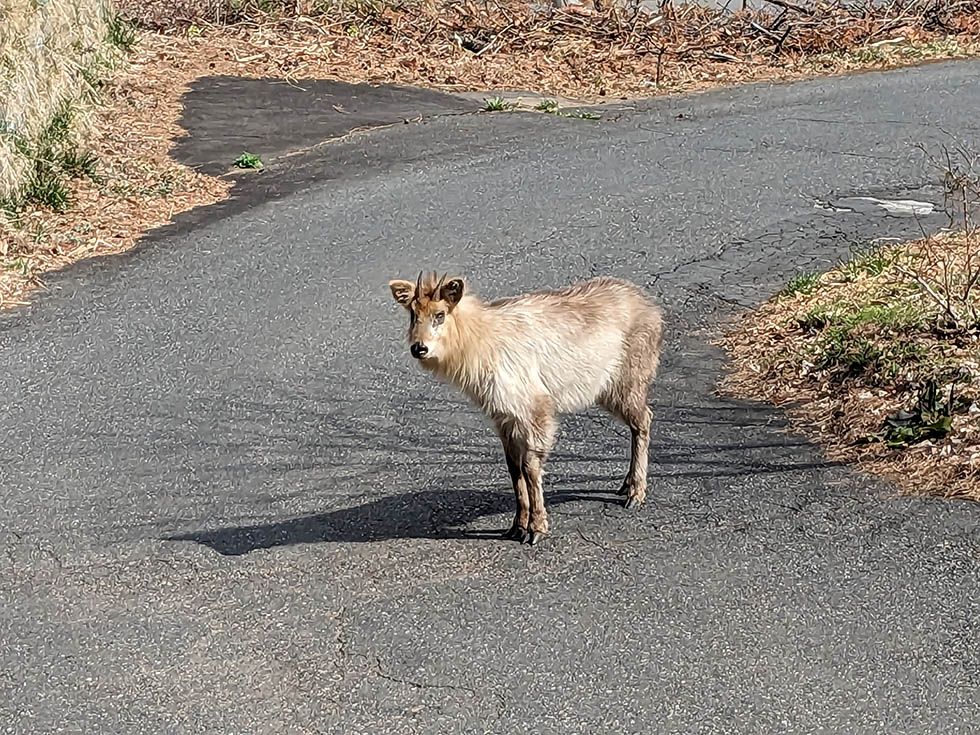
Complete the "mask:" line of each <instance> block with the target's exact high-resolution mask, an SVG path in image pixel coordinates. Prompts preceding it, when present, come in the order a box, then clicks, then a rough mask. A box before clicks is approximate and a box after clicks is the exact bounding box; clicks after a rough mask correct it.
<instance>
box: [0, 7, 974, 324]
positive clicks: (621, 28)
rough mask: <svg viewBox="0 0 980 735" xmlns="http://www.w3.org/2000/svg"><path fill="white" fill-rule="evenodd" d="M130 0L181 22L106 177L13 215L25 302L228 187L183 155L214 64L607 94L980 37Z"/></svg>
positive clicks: (936, 16) (805, 69)
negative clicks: (312, 12) (231, 15)
mask: <svg viewBox="0 0 980 735" xmlns="http://www.w3.org/2000/svg"><path fill="white" fill-rule="evenodd" d="M129 5H131V6H132V7H133V8H136V9H137V10H139V11H140V12H141V13H142V18H141V19H142V21H143V22H146V23H148V24H156V25H157V27H160V28H163V29H165V30H163V31H160V30H157V31H146V32H144V33H143V34H142V37H141V41H140V44H139V46H138V48H137V50H136V52H135V53H134V54H133V55H132V56H131V58H130V63H129V65H128V67H127V68H126V69H124V70H122V71H120V72H119V73H118V74H117V75H116V77H115V78H114V80H113V82H112V83H111V84H110V85H109V87H108V89H107V90H106V91H105V93H104V95H105V96H104V107H103V109H101V110H100V111H99V112H98V115H97V118H96V119H95V121H94V123H95V124H94V125H93V129H94V131H95V134H94V137H93V138H92V139H91V143H90V147H91V150H92V152H93V153H94V154H95V155H96V156H97V157H98V159H99V160H100V162H101V166H100V175H101V176H102V177H103V178H104V182H103V183H97V182H94V181H91V180H79V181H76V182H74V183H73V184H72V192H71V193H72V195H73V197H74V201H75V205H74V206H73V208H72V209H71V210H70V211H68V212H66V213H61V214H59V213H56V212H52V211H50V210H48V209H45V208H43V207H33V208H28V209H26V210H24V211H23V212H21V215H20V223H19V225H18V226H16V227H12V226H10V224H9V223H7V224H6V225H3V224H0V307H2V306H7V305H13V304H18V303H23V301H24V300H25V298H26V296H27V294H28V292H29V291H30V290H31V289H33V288H36V287H37V286H39V285H40V284H41V276H42V275H43V273H44V272H46V271H49V270H52V269H54V268H60V267H62V266H64V265H66V264H67V263H70V262H72V261H74V260H77V259H79V258H82V257H88V256H91V255H98V254H104V253H111V252H118V251H120V250H124V249H126V248H128V247H131V246H132V245H133V244H134V243H135V242H137V241H138V239H139V238H140V237H141V236H142V234H143V233H145V232H146V231H147V230H149V229H151V228H153V227H156V226H159V225H162V224H164V223H166V222H167V221H168V220H169V219H170V218H171V217H172V216H173V215H174V214H177V213H180V212H182V211H185V210H187V209H189V208H191V207H195V206H199V205H203V204H209V203H213V202H216V201H219V200H220V199H222V198H224V197H225V196H227V193H228V190H229V188H230V182H229V181H228V180H227V179H224V178H210V177H205V176H202V175H199V174H196V173H194V172H193V171H191V170H189V169H187V168H186V167H183V166H181V165H179V164H176V163H175V162H174V161H173V160H172V159H171V158H170V149H171V147H172V145H173V141H174V140H175V139H176V138H177V137H179V136H180V135H181V134H182V133H183V131H182V130H181V129H180V127H179V117H180V98H181V95H182V94H183V93H185V92H186V91H187V90H188V88H189V84H190V83H191V82H192V81H194V80H195V79H197V78H198V77H201V76H207V75H213V74H230V75H239V76H257V77H277V78H286V79H302V78H321V79H322V78H328V79H339V80H344V81H352V82H354V81H356V82H363V81H367V82H372V83H402V84H419V85H424V86H429V87H435V88H440V89H446V90H492V89H527V90H533V91H536V92H538V93H542V94H546V95H549V96H557V97H568V98H573V99H581V100H601V99H603V98H606V99H608V98H614V97H631V96H653V95H660V94H667V93H671V92H678V91H689V90H698V89H705V88H709V87H716V86H720V85H727V84H734V83H739V82H745V81H756V80H763V79H768V80H776V79H799V78H803V77H807V76H813V75H815V74H823V73H833V72H837V71H847V70H852V69H857V68H861V69H872V68H873V69H880V68H887V67H891V66H898V65H902V64H907V63H914V62H918V61H920V60H923V59H933V58H956V57H963V56H969V55H973V54H976V53H977V51H978V49H980V46H978V40H980V15H978V13H977V10H978V9H980V0H964V1H962V2H954V1H953V0H906V1H905V2H901V3H900V2H895V3H893V4H891V5H888V6H886V7H884V8H880V9H878V10H877V11H876V12H875V13H868V12H866V11H864V10H861V9H850V10H847V9H843V8H841V7H840V6H833V5H819V6H814V9H812V10H809V11H806V12H797V11H795V10H787V9H785V8H782V7H777V8H776V10H775V11H774V12H752V13H736V14H734V15H730V14H728V15H726V14H722V13H719V12H717V11H712V10H706V9H704V8H697V7H676V8H675V7H673V6H670V5H667V6H664V9H663V12H662V13H661V14H660V15H658V16H646V15H637V14H631V13H627V12H626V11H624V10H622V9H618V8H616V7H612V8H610V9H608V10H605V11H603V12H592V13H587V14H583V13H580V12H578V13H573V12H564V11H562V12H555V13H551V14H535V13H533V12H531V11H530V10H529V9H528V6H527V5H526V4H524V3H518V2H512V1H511V0H508V1H507V2H503V3H482V2H481V3H473V2H452V3H444V2H441V0H440V2H438V3H436V2H428V1H426V2H416V3H412V4H410V5H409V4H403V5H401V6H399V7H395V6H394V5H392V4H391V3H381V2H376V3H371V2H366V1H365V2H358V3H353V2H351V3H348V4H346V5H343V6H339V5H330V6H329V7H328V8H327V12H326V13H325V14H321V15H317V16H315V17H310V16H307V15H302V14H300V15H291V16H283V15H272V14H265V13H260V12H252V13H250V14H249V15H248V16H247V17H245V18H244V19H242V18H238V20H237V22H235V23H234V24H232V25H227V24H224V23H222V24H219V23H214V22H209V21H215V20H225V21H227V20H228V16H227V15H221V13H222V12H224V10H223V9H225V8H227V3H225V2H223V1H222V0H209V2H207V3H196V2H191V1H190V0H173V2H170V1H169V0H168V1H167V2H163V1H162V0H161V1H159V2H143V0H140V2H135V0H134V2H133V3H129ZM321 7H322V6H321ZM883 42H885V43H883Z"/></svg>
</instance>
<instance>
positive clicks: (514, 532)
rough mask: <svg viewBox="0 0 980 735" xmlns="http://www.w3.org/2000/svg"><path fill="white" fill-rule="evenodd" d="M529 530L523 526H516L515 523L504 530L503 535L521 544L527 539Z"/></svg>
mask: <svg viewBox="0 0 980 735" xmlns="http://www.w3.org/2000/svg"><path fill="white" fill-rule="evenodd" d="M529 535H530V534H529V532H528V530H527V529H526V528H524V527H523V526H518V525H517V524H516V523H515V524H514V525H513V526H511V527H510V528H508V529H507V530H506V531H504V534H503V537H504V538H505V539H508V540H510V541H520V542H521V543H522V544H523V543H524V542H525V541H527V539H528V536H529Z"/></svg>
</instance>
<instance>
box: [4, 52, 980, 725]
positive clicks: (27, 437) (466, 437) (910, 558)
mask: <svg viewBox="0 0 980 735" xmlns="http://www.w3.org/2000/svg"><path fill="white" fill-rule="evenodd" d="M321 91H323V90H321ZM217 94H219V92H218V91H216V88H214V89H211V90H209V89H208V86H207V84H203V85H201V87H200V88H199V89H198V90H196V91H195V92H193V93H192V94H191V97H190V98H189V99H188V119H187V121H186V127H187V129H188V130H190V131H191V133H192V136H191V140H190V141H185V144H184V145H183V148H182V151H184V154H185V155H187V156H188V157H189V158H191V159H192V158H193V157H194V155H196V154H195V150H196V151H198V154H199V155H200V156H201V157H202V164H203V163H206V162H207V161H211V162H212V164H213V163H214V162H215V161H221V160H229V161H230V160H232V159H233V158H234V155H237V153H238V152H240V150H241V149H240V147H239V148H238V149H237V150H235V149H234V146H239V143H240V139H236V140H235V141H233V147H232V148H229V150H228V154H229V155H230V158H227V159H224V158H223V156H224V154H223V153H221V146H220V145H219V143H220V140H221V139H220V138H219V137H217V136H218V133H220V132H221V131H222V130H223V131H224V133H225V135H226V137H227V136H233V135H240V136H245V137H246V138H247V136H249V135H254V136H255V140H259V141H261V140H266V141H267V143H266V144H267V145H269V146H274V143H275V140H273V138H275V136H271V137H270V135H268V134H266V133H263V132H262V131H261V130H253V129H250V128H248V126H249V125H250V124H251V125H252V126H253V128H254V127H255V126H257V125H259V123H260V122H261V120H263V119H264V120H266V122H265V123H262V126H264V127H263V128H262V129H263V130H268V125H269V124H271V123H269V122H268V120H269V119H270V118H269V116H268V115H266V116H265V117H264V118H263V117H262V115H260V114H259V113H258V112H255V113H254V115H252V116H250V115H247V114H241V115H238V116H236V115H235V114H233V113H234V111H232V113H229V114H230V122H228V121H226V122H225V123H224V125H225V127H224V128H222V127H221V125H216V124H209V122H208V118H207V117H206V116H204V111H205V110H207V109H208V105H209V104H210V105H211V107H212V108H213V107H214V99H215V98H214V95H217ZM343 94H344V92H343V90H342V89H341V88H335V89H333V90H332V91H331V90H326V91H325V92H324V93H323V100H322V101H320V102H317V103H316V104H312V103H311V105H310V106H308V107H304V106H303V105H293V106H292V107H291V109H292V112H291V113H289V114H292V115H293V116H295V117H297V118H302V119H297V120H295V121H294V124H287V123H288V122H289V120H288V118H285V117H283V118H276V119H280V121H282V120H285V121H286V122H281V124H282V125H283V126H284V127H285V128H288V129H289V130H292V131H294V132H295V131H307V132H303V133H302V134H300V133H296V136H298V137H296V138H295V139H294V138H290V141H291V142H290V145H299V146H300V147H302V146H306V145H307V144H308V143H310V141H306V140H300V138H303V136H304V135H308V136H313V137H314V138H315V137H316V136H317V135H319V134H320V133H319V132H317V130H318V129H317V127H316V125H313V124H310V120H311V119H313V118H316V117H318V116H322V115H325V114H327V110H328V108H327V107H324V105H327V104H330V100H331V99H332V97H331V95H336V99H340V98H341V97H343ZM358 94H361V95H362V98H361V100H362V102H364V105H365V106H366V107H370V105H368V104H367V102H366V101H365V98H364V97H363V95H368V96H369V95H370V93H369V92H366V91H364V90H361V91H359V92H358ZM394 97H395V98H397V99H398V100H399V101H398V102H397V105H401V106H404V107H405V108H406V112H404V114H403V112H402V111H400V110H398V109H394V108H392V107H391V106H388V107H384V106H382V108H383V109H380V108H378V107H371V110H372V112H371V116H369V117H370V120H369V122H370V124H380V123H384V122H386V121H390V122H399V124H397V125H394V126H390V127H380V128H378V129H375V130H373V131H368V132H364V133H360V134H357V135H354V136H350V137H348V138H345V139H342V140H338V141H335V142H333V143H330V144H328V145H323V146H319V147H316V146H313V147H311V148H309V149H308V150H306V152H304V153H302V154H300V155H295V156H286V155H284V154H285V153H286V151H284V150H272V149H270V150H268V151H267V150H264V149H263V150H255V151H253V152H257V153H260V154H265V155H266V156H267V158H268V163H269V164H270V165H269V166H268V168H267V169H266V170H265V171H263V172H261V173H258V174H255V173H251V174H246V175H243V176H242V179H243V181H242V184H241V186H240V187H239V189H238V190H237V196H236V198H235V199H234V200H232V201H230V202H228V203H226V204H224V205H220V206H216V207H213V208H210V209H205V210H200V211H197V212H193V213H191V214H189V215H187V216H184V217H182V218H181V219H180V220H179V221H178V222H177V224H175V225H174V226H172V227H169V228H166V229H164V230H162V231H160V232H159V233H155V234H154V235H153V236H151V237H150V238H149V239H148V241H147V242H146V243H145V244H144V245H142V246H141V247H139V248H138V249H136V250H135V251H132V252H131V253H129V254H125V255H122V256H118V257H113V258H105V259H100V260H95V261H90V262H86V263H82V264H80V265H78V266H76V267H73V268H71V269H69V270H68V271H66V272H65V273H63V274H60V275H58V276H56V277H54V278H53V279H52V280H51V281H50V283H49V289H48V290H47V291H46V292H44V293H42V294H40V295H39V297H38V298H37V300H36V301H35V303H34V304H33V305H31V306H29V307H25V308H22V309H19V310H17V311H14V312H10V313H7V314H4V315H3V317H2V318H0V375H2V376H3V387H4V389H5V396H4V401H3V404H2V408H0V417H2V429H3V435H2V441H0V486H2V492H3V495H2V502H0V543H2V545H0V550H2V558H3V564H2V565H0V732H10V733H49V732H66V733H120V734H121V733H125V734H127V735H130V734H134V733H236V734H238V733H306V732H325V733H327V732H328V733H481V732H493V733H514V732H534V733H563V734H567V733H776V732H778V733H816V732H826V733H847V734H848V735H856V734H858V733H876V734H879V733H881V734H884V733H887V734H888V735H895V734H898V733H929V734H930V735H937V734H939V733H966V732H977V731H980V694H978V674H977V672H978V671H980V644H978V641H980V594H978V566H980V508H978V507H977V506H975V505H970V504H967V503H957V502H943V501H938V500H919V499H909V498H904V497H898V496H897V495H896V493H895V491H894V490H893V489H892V488H890V487H888V486H886V485H884V484H882V483H880V482H878V481H875V480H873V479H871V478H869V477H865V476H862V475H859V474H856V473H855V472H853V471H852V470H850V469H848V468H846V467H842V466H838V465H835V464H833V463H831V462H829V461H827V459H825V457H824V456H823V455H822V454H821V453H820V452H819V451H818V450H817V449H815V448H814V447H813V446H811V445H809V444H807V443H806V442H805V441H804V440H803V439H801V438H800V437H798V436H796V435H794V434H793V433H791V432H789V431H788V430H787V429H786V427H785V424H784V419H783V416H782V414H781V413H780V412H778V411H775V410H772V409H770V408H768V407H766V406H763V405H757V404H752V403H742V402H735V401H731V400H726V399H722V398H719V397H716V396H715V395H714V392H713V390H714V387H715V385H716V383H717V381H718V378H719V376H720V375H721V371H722V368H723V363H722V359H721V355H720V354H719V352H718V350H717V349H715V348H713V347H711V346H710V340H711V337H712V334H714V333H716V332H717V329H718V328H719V325H721V324H722V323H723V322H724V320H725V319H730V318H732V317H736V316H737V314H738V313H739V309H741V308H742V307H744V306H750V305H752V304H755V303H757V302H759V301H760V300H762V299H764V298H766V297H767V296H768V295H770V294H772V293H773V292H774V291H776V290H778V288H779V287H780V286H781V285H782V284H783V283H784V282H785V281H786V280H787V279H788V278H790V277H791V276H792V275H793V274H795V273H796V272H798V271H800V270H805V269H814V268H823V267H827V266H830V265H831V264H833V263H834V262H835V260H836V259H837V258H839V257H841V256H843V255H846V254H847V253H848V251H849V248H850V247H852V246H853V245H854V244H855V243H858V244H860V243H864V242H866V241H867V240H868V239H870V238H873V237H903V236H910V235H914V234H916V233H917V232H919V231H920V227H921V228H923V229H926V230H934V229H936V228H937V227H939V226H941V225H942V224H943V218H942V217H941V216H939V215H928V216H924V217H922V218H921V219H920V220H915V219H913V218H908V217H898V216H890V215H888V214H887V212H886V210H885V209H883V208H882V207H880V206H877V205H875V206H865V207H861V208H857V209H856V210H854V208H850V209H852V210H854V211H837V210H838V209H848V208H847V207H837V208H835V207H833V206H829V205H831V204H832V203H834V202H840V201H845V200H846V201H866V200H855V199H853V198H854V197H876V198H879V199H903V198H905V199H907V198H912V199H915V200H919V201H924V202H932V203H938V202H940V192H939V190H938V189H937V188H936V182H937V177H936V175H935V173H934V172H933V171H931V170H929V169H928V168H927V166H926V165H925V164H924V163H923V162H922V160H921V158H920V156H919V155H918V154H917V152H916V151H915V150H914V149H913V148H912V145H913V144H914V143H917V142H924V143H927V144H937V143H939V142H942V141H944V140H947V138H946V133H945V132H943V131H947V132H948V133H952V134H953V135H955V136H957V137H958V138H959V139H960V140H962V141H964V142H966V143H968V144H971V145H974V146H976V147H980V117H978V116H977V110H980V64H978V63H976V62H962V63H953V64H934V65H929V66H924V67H921V68H917V69H909V70H904V71H895V72H889V73H881V74H867V75H860V76H850V77H844V78H838V79H825V80H818V81H812V82H806V83H799V84H794V85H789V86H775V87H770V86H753V87H744V88H740V89H735V90H729V91H720V92H714V93H710V94H706V95H703V96H692V97H682V98H675V99H666V100H658V101H648V102H636V103H621V104H618V105H612V106H610V107H609V108H607V109H605V110H604V111H603V115H604V116H603V119H602V120H600V121H588V120H578V119H568V118H556V117H550V116H545V115H539V114H534V113H505V114H459V112H461V111H466V109H470V108H465V109H464V108H463V107H460V108H457V106H456V105H455V103H454V102H451V101H450V100H448V99H447V100H442V101H439V100H435V99H433V98H431V97H425V98H424V99H423V100H422V102H424V104H425V105H427V107H425V109H426V110H428V111H429V112H430V113H432V116H430V117H425V116H424V115H423V118H422V121H421V122H414V123H409V124H405V123H400V118H401V117H403V116H404V117H406V118H411V117H412V116H414V114H415V111H416V110H417V107H413V105H415V104H416V102H418V99H421V98H415V97H412V95H407V96H405V95H402V96H399V95H394ZM239 98H240V95H239ZM251 99H252V101H253V102H254V99H255V98H254V97H253V98H251ZM209 100H210V102H209ZM269 100H270V102H269V104H272V103H274V100H275V96H274V95H270V97H269ZM247 102H248V100H246V101H245V103H247ZM356 102H357V100H349V101H348V103H347V105H346V106H345V110H348V109H354V108H357V107H358V105H357V104H355V103H356ZM245 103H242V104H245ZM443 103H445V107H443V108H440V109H442V111H441V112H440V111H439V110H435V111H433V110H434V108H435V107H440V105H443ZM229 104H230V103H229ZM392 104H395V103H392ZM252 107H253V108H254V105H252ZM209 114H211V117H212V118H213V117H214V113H213V112H212V113H209ZM285 114H286V113H283V115H285ZM337 114H347V113H346V112H345V113H337ZM419 114H421V113H419ZM275 117H276V116H273V118H275ZM358 124H360V123H359V121H358V119H357V115H356V114H354V115H353V116H352V122H351V125H350V127H357V126H358ZM235 126H238V127H235ZM209 131H210V132H209ZM195 135H197V136H199V137H200V138H201V140H202V141H203V142H202V143H201V145H200V146H199V147H197V148H196V149H195V146H194V145H193V140H194V136H195ZM263 136H264V137H263ZM216 141H218V142H216ZM229 145H231V144H229ZM260 147H261V146H260ZM422 267H426V268H435V267H438V268H440V269H447V270H453V271H455V272H458V273H461V274H463V275H465V276H466V277H468V279H469V280H470V283H471V285H472V286H473V287H474V288H476V289H477V290H479V291H480V292H481V293H483V294H485V295H487V296H497V295H504V294H511V293H515V292H520V291H523V290H525V289H530V288H534V287H537V286H555V285H559V284H564V283H567V282H569V281H572V280H575V279H578V278H582V277H586V276H590V275H592V274H599V273H604V274H612V275H617V276H625V277H628V278H631V279H633V280H635V281H637V282H639V283H643V284H647V285H648V286H649V287H650V289H651V291H652V292H653V293H654V294H655V295H656V296H657V297H658V298H659V299H660V300H661V301H662V303H663V304H664V307H665V310H666V313H667V318H668V319H669V334H668V340H669V353H668V356H667V359H666V362H665V364H664V367H663V370H662V377H661V379H660V381H659V383H658V386H657V387H656V389H655V392H654V395H653V399H652V401H653V407H654V410H655V416H656V418H655V423H654V434H653V439H652V441H651V463H650V493H649V496H648V502H647V504H646V505H645V506H644V507H643V508H642V509H641V510H640V511H638V512H628V511H625V510H624V509H623V508H622V507H621V506H620V505H619V503H620V499H619V498H617V497H616V496H615V495H614V494H613V493H614V492H615V490H616V489H617V488H618V486H619V481H620V479H621V475H622V473H623V472H624V471H625V468H626V462H627V457H628V454H627V452H628V440H627V436H626V432H625V430H623V429H622V428H620V427H619V426H617V425H615V424H613V423H611V422H610V421H608V420H607V419H606V418H605V417H604V416H603V415H602V414H600V413H598V412H591V413H587V414H584V415H580V416H575V417H569V418H568V419H566V420H565V421H564V422H563V428H562V430H561V433H560V435H559V438H558V445H557V448H556V452H555V454H554V457H553V459H552V461H551V464H550V466H549V470H550V473H549V475H548V476H547V488H546V492H547V500H548V502H549V506H550V508H551V511H552V514H551V518H552V524H553V535H552V536H551V537H549V539H548V540H547V542H546V543H544V544H542V545H541V546H539V547H536V548H533V549H531V548H529V547H527V546H520V545H518V544H516V543H513V542H504V541H500V540H496V539H495V538H493V536H492V534H493V533H494V532H496V531H497V530H502V529H503V528H504V527H506V526H507V525H508V524H509V523H510V520H511V503H512V495H511V491H510V489H509V481H508V476H507V471H506V467H505V466H504V463H503V457H502V453H501V451H500V449H499V448H498V446H497V443H496V439H495V438H494V436H493V433H492V431H491V430H490V429H489V428H488V426H487V425H486V423H485V421H484V420H483V419H482V417H481V416H479V414H478V413H477V412H476V411H475V410H474V409H473V408H471V407H470V406H469V405H468V404H467V403H466V402H464V400H462V399H461V398H460V397H458V396H457V395H455V394H454V393H453V392H452V391H451V390H450V389H448V388H446V387H443V386H440V385H438V384H436V383H434V382H433V381H432V380H431V379H430V378H429V377H428V376H426V375H424V374H422V373H421V372H420V371H419V370H418V369H417V367H416V366H415V365H413V364H412V362H411V359H410V358H409V356H408V354H407V350H406V349H405V345H404V330H405V327H406V324H405V316H404V313H403V312H402V311H401V309H400V308H399V307H397V306H396V305H395V304H394V303H393V301H392V300H391V297H390V294H389V292H388V288H387V281H388V279H389V278H392V277H414V275H415V274H416V273H417V272H418V270H419V269H420V268H422Z"/></svg>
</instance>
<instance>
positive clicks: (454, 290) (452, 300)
mask: <svg viewBox="0 0 980 735" xmlns="http://www.w3.org/2000/svg"><path fill="white" fill-rule="evenodd" d="M439 297H440V298H441V300H442V301H446V302H448V303H449V305H450V306H456V304H458V303H459V300H460V299H461V298H463V279H462V278H450V279H449V280H448V281H446V282H445V283H444V284H443V285H442V290H441V291H440V292H439Z"/></svg>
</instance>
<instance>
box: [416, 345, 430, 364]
mask: <svg viewBox="0 0 980 735" xmlns="http://www.w3.org/2000/svg"><path fill="white" fill-rule="evenodd" d="M428 352H429V348H428V347H426V346H425V345H424V344H422V343H421V342H416V343H415V344H413V345H412V357H414V358H415V359H416V360H419V359H421V358H423V357H425V356H426V355H427V354H428Z"/></svg>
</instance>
